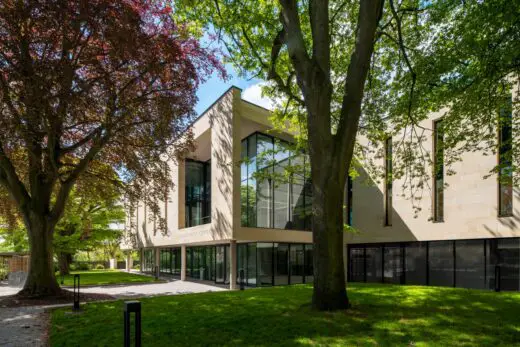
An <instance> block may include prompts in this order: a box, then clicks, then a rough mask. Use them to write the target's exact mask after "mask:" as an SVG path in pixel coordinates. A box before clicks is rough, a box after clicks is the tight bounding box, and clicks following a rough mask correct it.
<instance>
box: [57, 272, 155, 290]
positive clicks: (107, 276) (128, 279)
mask: <svg viewBox="0 0 520 347" xmlns="http://www.w3.org/2000/svg"><path fill="white" fill-rule="evenodd" d="M75 274H79V275H80V284H81V286H93V285H104V284H125V283H130V284H132V283H146V282H154V281H155V279H154V278H153V277H150V276H141V275H135V274H132V273H128V272H122V271H115V270H91V271H73V272H71V273H70V275H66V276H65V279H64V283H63V285H65V286H73V285H74V275H75ZM58 282H59V283H61V277H60V276H59V275H58Z"/></svg>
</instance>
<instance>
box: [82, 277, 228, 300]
mask: <svg viewBox="0 0 520 347" xmlns="http://www.w3.org/2000/svg"><path fill="white" fill-rule="evenodd" d="M225 290H229V289H228V287H227V286H220V285H215V284H213V283H211V282H191V281H180V280H169V281H168V282H165V283H164V282H163V283H144V284H133V285H128V286H113V287H110V286H99V287H88V288H82V289H81V292H82V293H103V294H108V295H112V296H114V297H116V298H118V299H120V298H137V297H147V296H157V295H176V294H189V293H204V292H218V291H225Z"/></svg>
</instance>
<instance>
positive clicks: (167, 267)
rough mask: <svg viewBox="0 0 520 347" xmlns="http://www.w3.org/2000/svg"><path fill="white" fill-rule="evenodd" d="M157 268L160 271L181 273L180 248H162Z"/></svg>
mask: <svg viewBox="0 0 520 347" xmlns="http://www.w3.org/2000/svg"><path fill="white" fill-rule="evenodd" d="M159 266H160V267H159V268H160V271H161V273H166V274H171V275H174V276H180V275H181V248H180V247H176V248H162V249H161V253H160V264H159Z"/></svg>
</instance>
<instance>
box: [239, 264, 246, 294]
mask: <svg viewBox="0 0 520 347" xmlns="http://www.w3.org/2000/svg"><path fill="white" fill-rule="evenodd" d="M244 273H245V271H244V269H240V290H244V286H245V282H246V281H245V278H244V277H245V274H244Z"/></svg>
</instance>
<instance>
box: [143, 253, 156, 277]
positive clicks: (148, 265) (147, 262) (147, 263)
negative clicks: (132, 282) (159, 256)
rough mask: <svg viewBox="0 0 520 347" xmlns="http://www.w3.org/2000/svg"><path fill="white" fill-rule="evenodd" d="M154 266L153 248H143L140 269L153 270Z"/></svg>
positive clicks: (144, 270)
mask: <svg viewBox="0 0 520 347" xmlns="http://www.w3.org/2000/svg"><path fill="white" fill-rule="evenodd" d="M154 268H155V250H154V249H152V248H149V249H145V250H143V264H142V268H141V271H143V272H153V271H154Z"/></svg>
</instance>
